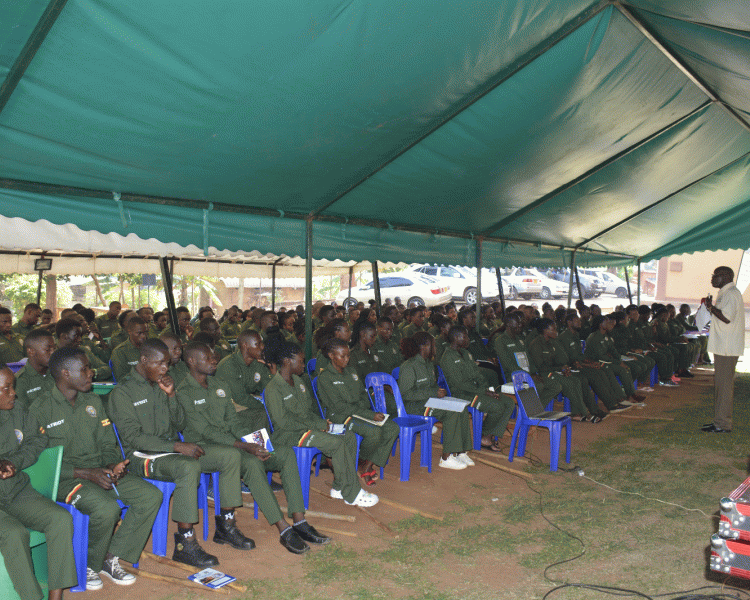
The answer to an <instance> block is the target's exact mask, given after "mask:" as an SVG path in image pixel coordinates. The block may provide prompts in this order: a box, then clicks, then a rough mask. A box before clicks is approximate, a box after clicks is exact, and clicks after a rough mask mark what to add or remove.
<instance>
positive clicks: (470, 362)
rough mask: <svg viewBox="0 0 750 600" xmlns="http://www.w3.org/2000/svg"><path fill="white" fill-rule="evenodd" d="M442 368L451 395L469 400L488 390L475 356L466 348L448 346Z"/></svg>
mask: <svg viewBox="0 0 750 600" xmlns="http://www.w3.org/2000/svg"><path fill="white" fill-rule="evenodd" d="M440 368H441V369H442V370H443V374H444V375H445V379H446V381H447V382H448V386H449V387H450V390H451V396H455V397H456V398H461V399H462V400H469V399H473V398H474V397H475V396H478V395H481V394H484V393H485V392H486V391H487V381H486V380H485V378H484V376H483V375H482V373H481V372H480V370H479V367H478V366H477V363H475V362H474V357H473V356H472V355H471V353H470V352H467V351H466V350H461V351H460V352H459V351H458V350H454V349H453V348H451V347H450V346H449V347H448V348H446V350H445V352H444V353H443V357H442V358H441V359H440ZM400 379H401V376H400V373H399V380H400Z"/></svg>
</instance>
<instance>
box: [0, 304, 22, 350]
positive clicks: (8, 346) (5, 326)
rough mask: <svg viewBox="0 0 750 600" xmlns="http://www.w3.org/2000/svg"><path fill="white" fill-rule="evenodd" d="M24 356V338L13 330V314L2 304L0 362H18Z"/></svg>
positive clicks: (0, 311)
mask: <svg viewBox="0 0 750 600" xmlns="http://www.w3.org/2000/svg"><path fill="white" fill-rule="evenodd" d="M23 356H24V354H23V338H22V337H21V336H20V335H18V334H17V333H15V332H14V331H13V315H12V314H11V312H10V310H8V309H7V308H5V307H4V306H0V363H13V362H18V361H19V360H21V359H22V358H23Z"/></svg>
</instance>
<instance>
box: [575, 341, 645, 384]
mask: <svg viewBox="0 0 750 600" xmlns="http://www.w3.org/2000/svg"><path fill="white" fill-rule="evenodd" d="M583 355H584V356H585V357H586V358H588V359H589V360H595V361H601V362H603V363H609V364H604V365H603V366H602V368H603V369H604V371H605V372H606V373H607V376H608V377H610V383H611V385H612V386H613V387H614V384H615V382H616V381H617V377H619V378H620V385H621V386H622V389H623V390H624V392H625V393H624V395H625V396H628V397H630V396H632V395H633V394H635V387H634V386H633V378H632V377H631V376H630V369H628V368H627V367H624V366H623V365H622V361H621V360H620V353H619V352H618V351H617V349H616V348H615V345H614V342H613V341H612V338H611V337H609V336H608V335H604V334H603V333H602V332H601V331H595V332H594V333H592V334H591V335H589V337H588V338H587V339H586V351H585V352H584V353H583Z"/></svg>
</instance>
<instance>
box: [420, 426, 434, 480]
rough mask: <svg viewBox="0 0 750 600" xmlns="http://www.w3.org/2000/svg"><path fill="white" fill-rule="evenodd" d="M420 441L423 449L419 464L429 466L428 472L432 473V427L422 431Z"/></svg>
mask: <svg viewBox="0 0 750 600" xmlns="http://www.w3.org/2000/svg"><path fill="white" fill-rule="evenodd" d="M419 441H420V442H421V444H422V451H421V452H420V454H419V466H420V467H427V472H428V473H432V428H429V429H423V430H422V431H420V432H419Z"/></svg>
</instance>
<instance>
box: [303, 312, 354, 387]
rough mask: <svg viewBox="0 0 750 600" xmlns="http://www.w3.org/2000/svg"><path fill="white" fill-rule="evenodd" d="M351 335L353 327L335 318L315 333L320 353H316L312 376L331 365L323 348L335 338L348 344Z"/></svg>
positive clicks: (317, 374)
mask: <svg viewBox="0 0 750 600" xmlns="http://www.w3.org/2000/svg"><path fill="white" fill-rule="evenodd" d="M324 308H325V307H324ZM351 337H352V332H351V329H349V324H348V323H347V322H346V321H345V320H344V319H334V320H333V321H331V322H330V323H328V325H325V326H323V327H321V328H320V329H318V330H317V331H316V332H315V335H314V338H315V340H314V341H315V345H316V346H317V347H318V353H317V354H316V355H315V371H313V372H312V374H311V377H317V376H319V375H320V374H321V373H322V372H323V371H324V370H325V368H326V367H327V366H328V365H329V362H328V357H327V356H326V355H325V354H323V350H322V348H323V347H324V346H325V345H326V344H327V343H328V342H329V341H330V340H332V339H333V338H337V339H339V340H343V341H344V342H346V343H347V344H348V343H349V340H350V339H351Z"/></svg>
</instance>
